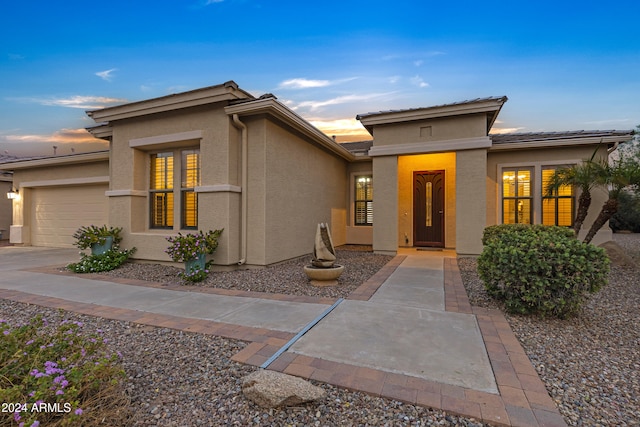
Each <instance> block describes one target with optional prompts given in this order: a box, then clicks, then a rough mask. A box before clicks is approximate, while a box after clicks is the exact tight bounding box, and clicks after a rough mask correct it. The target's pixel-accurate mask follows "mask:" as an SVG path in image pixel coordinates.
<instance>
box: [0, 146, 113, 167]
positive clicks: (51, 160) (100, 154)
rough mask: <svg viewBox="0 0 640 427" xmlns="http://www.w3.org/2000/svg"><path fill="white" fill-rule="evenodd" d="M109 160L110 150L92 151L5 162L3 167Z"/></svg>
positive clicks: (42, 165)
mask: <svg viewBox="0 0 640 427" xmlns="http://www.w3.org/2000/svg"><path fill="white" fill-rule="evenodd" d="M105 160H109V151H108V150H104V151H94V152H91V153H79V154H70V155H65V156H55V157H43V158H40V159H31V160H21V161H15V162H7V163H3V164H2V165H1V166H2V169H4V170H8V171H14V170H19V169H29V168H37V167H46V166H58V165H70V164H76V163H91V162H100V161H105Z"/></svg>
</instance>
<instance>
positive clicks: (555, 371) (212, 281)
mask: <svg viewBox="0 0 640 427" xmlns="http://www.w3.org/2000/svg"><path fill="white" fill-rule="evenodd" d="M615 241H616V242H617V243H618V244H619V245H620V246H621V247H623V248H624V250H625V252H626V253H627V254H628V255H629V256H631V257H632V258H633V259H634V260H635V261H636V262H639V263H640V235H638V234H636V235H616V236H615ZM351 249H357V248H348V249H344V248H343V249H342V250H341V251H340V254H339V262H340V263H342V264H345V265H347V266H348V268H347V271H349V270H352V272H351V273H349V274H347V272H345V276H344V277H342V278H341V281H342V283H343V286H349V287H350V289H351V290H352V289H355V287H357V286H358V285H359V284H361V283H362V282H363V281H364V280H366V278H368V277H369V276H370V275H372V274H374V273H375V272H376V271H377V270H378V269H379V268H380V267H381V266H382V265H384V264H385V263H386V262H387V261H388V260H389V259H390V258H389V257H382V256H377V255H373V254H371V253H367V252H362V251H361V250H351ZM360 249H361V248H360ZM308 261H309V258H308V257H304V258H301V259H297V260H292V261H288V262H285V263H282V264H279V265H276V266H273V267H269V268H264V269H256V270H247V271H235V272H224V273H214V274H211V276H210V278H209V279H207V281H206V282H204V283H203V286H213V287H225V288H228V289H244V290H252V291H260V292H276V293H293V294H296V295H311V296H323V297H337V296H346V295H345V294H344V293H343V292H336V289H327V288H311V287H309V286H308V284H307V278H306V276H304V274H303V275H302V276H300V274H299V273H300V270H301V266H302V265H305V264H306V263H307V262H308ZM475 263H476V262H475V260H474V259H471V258H463V259H460V260H459V265H460V269H461V272H462V276H463V281H464V283H465V287H466V288H467V292H468V294H469V297H470V299H471V303H472V304H473V305H478V306H485V307H497V306H496V304H495V303H494V302H493V301H492V300H490V299H489V298H488V297H487V296H486V294H485V292H484V289H483V285H482V283H481V282H480V281H479V279H478V277H477V274H476V272H475ZM178 271H179V270H178V269H175V268H174V267H168V266H159V265H151V264H146V265H142V264H128V265H126V266H124V267H123V268H121V269H119V270H117V271H114V272H111V273H109V274H112V275H116V276H121V277H130V278H138V279H141V278H142V279H146V280H153V281H159V282H164V283H172V284H180V283H181V282H180V279H178V278H176V276H175V273H177V272H178ZM352 274H353V277H352ZM303 285H304V286H303ZM303 288H309V289H307V290H305V289H303ZM289 290H291V291H292V292H288V291H289ZM307 291H310V292H311V293H307ZM344 292H346V293H347V294H348V292H350V290H349V291H348V292H347V291H346V290H344ZM498 308H499V307H498ZM639 309H640V268H632V267H620V266H614V267H613V268H612V272H611V275H610V283H609V285H608V286H607V287H605V288H604V289H603V290H602V291H601V292H600V293H598V294H596V295H595V296H593V297H592V298H591V300H590V301H589V303H588V304H587V305H586V306H585V307H584V309H583V310H582V312H581V313H580V314H579V315H578V316H576V317H575V318H572V319H569V320H562V321H560V320H553V319H539V318H534V317H520V316H512V315H506V317H507V319H508V321H509V323H510V324H511V326H512V328H513V330H514V332H515V334H516V335H517V336H518V338H519V339H520V341H521V343H522V345H523V347H524V348H525V351H526V352H527V353H528V355H529V357H530V359H531V361H532V362H533V364H534V366H535V368H536V369H537V371H538V373H539V374H540V377H541V378H542V380H543V381H544V383H545V384H546V387H547V389H548V391H549V393H550V395H551V396H552V398H553V399H554V400H555V401H556V403H557V404H558V407H559V410H560V412H561V413H562V414H563V416H564V417H565V420H566V421H567V423H569V424H570V425H576V426H591V425H605V426H622V425H638V420H640V409H639V408H640V382H639V376H638V372H639V371H640V356H639V354H640V317H639V316H638V310H639ZM37 314H42V315H43V316H45V317H46V318H47V319H48V320H49V321H50V322H51V321H55V320H56V319H62V318H66V319H70V320H78V321H81V322H83V323H84V325H85V326H84V327H85V329H86V330H87V331H95V330H97V329H101V330H102V331H103V335H104V336H105V337H106V338H108V339H109V344H108V345H110V346H112V347H113V349H117V350H118V351H120V352H121V353H122V355H123V358H122V360H123V365H124V369H125V371H126V373H127V376H128V378H129V381H128V385H127V392H128V394H129V396H130V397H131V409H132V412H133V414H134V416H133V418H132V419H131V420H129V422H128V423H127V425H129V426H218V425H225V426H228V425H242V426H244V425H260V426H267V425H269V426H271V425H272V426H281V425H292V426H336V425H363V426H364V425H369V426H383V425H389V426H401V425H402V426H404V425H416V426H418V425H419V426H423V425H433V426H484V425H485V424H482V423H479V422H478V421H476V420H473V419H467V418H463V417H457V416H452V415H449V414H446V413H444V412H443V411H437V410H431V409H428V408H422V407H417V406H415V405H408V404H403V403H401V402H398V401H394V400H390V399H384V398H377V397H372V396H369V395H366V394H364V393H359V392H349V391H346V390H342V389H339V388H337V387H334V386H331V385H328V384H322V383H316V382H314V384H317V385H319V386H321V387H323V388H324V389H325V390H326V392H327V398H326V399H325V400H324V401H322V402H320V403H316V404H309V405H303V406H300V407H291V408H285V409H278V410H264V409H262V408H260V407H257V406H256V405H254V404H253V403H251V402H249V401H248V400H247V399H246V398H244V396H243V395H242V392H241V382H242V378H243V377H244V376H246V375H248V374H249V373H251V372H253V371H254V370H255V369H256V368H254V367H251V366H248V365H242V364H239V363H236V362H233V361H231V360H230V358H231V357H232V356H233V355H234V354H236V353H237V352H238V351H240V350H241V349H242V348H244V346H245V345H246V343H244V342H241V341H236V340H231V339H225V338H220V337H214V336H207V335H201V334H196V333H187V332H181V331H175V330H170V329H166V328H155V327H151V326H144V325H137V324H133V323H129V322H122V321H114V320H107V319H103V318H98V317H91V316H85V315H79V314H75V313H69V312H64V311H58V310H52V309H47V308H43V307H39V306H34V305H26V304H21V303H15V302H11V301H5V300H0V319H6V320H8V321H9V322H11V323H18V322H26V321H28V320H29V319H30V318H32V317H34V316H35V315H37Z"/></svg>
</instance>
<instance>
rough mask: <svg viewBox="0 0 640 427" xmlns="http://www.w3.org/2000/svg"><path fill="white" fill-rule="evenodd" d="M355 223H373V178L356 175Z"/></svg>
mask: <svg viewBox="0 0 640 427" xmlns="http://www.w3.org/2000/svg"><path fill="white" fill-rule="evenodd" d="M354 216H355V225H373V179H372V177H371V175H359V176H356V194H355V215H354Z"/></svg>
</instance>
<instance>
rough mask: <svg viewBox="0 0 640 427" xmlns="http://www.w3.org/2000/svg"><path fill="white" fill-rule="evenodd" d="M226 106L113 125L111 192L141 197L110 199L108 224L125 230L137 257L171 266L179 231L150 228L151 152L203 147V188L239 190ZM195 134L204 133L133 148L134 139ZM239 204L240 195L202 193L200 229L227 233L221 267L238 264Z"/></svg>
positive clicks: (234, 136) (234, 135)
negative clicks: (171, 245)
mask: <svg viewBox="0 0 640 427" xmlns="http://www.w3.org/2000/svg"><path fill="white" fill-rule="evenodd" d="M223 107H224V105H223V104H222V103H220V104H215V105H213V106H203V107H196V108H190V109H185V110H180V111H173V112H170V113H161V114H154V115H150V116H146V117H141V118H137V119H131V120H121V121H117V122H114V123H112V125H113V140H112V141H113V142H112V144H111V145H112V150H111V160H112V162H111V164H112V168H111V189H112V190H116V191H117V190H125V191H126V190H132V191H133V192H138V193H139V194H137V195H132V196H126V195H125V196H114V197H110V200H109V205H110V214H109V221H110V223H112V224H114V225H117V226H120V227H123V236H124V239H123V246H125V247H131V246H136V247H137V248H138V251H137V252H136V254H135V257H136V258H139V259H150V260H164V261H169V260H170V259H169V257H168V255H166V253H164V250H165V249H166V247H167V245H168V243H167V242H166V237H167V236H168V235H173V234H176V233H177V231H178V230H153V229H149V206H148V204H149V199H148V196H147V192H148V190H149V179H150V178H149V159H150V157H149V156H150V154H151V153H154V152H160V151H166V150H172V149H175V148H191V147H194V148H195V147H199V148H200V156H201V157H200V159H201V185H202V186H215V185H220V184H222V185H234V186H237V185H239V171H238V167H239V164H238V163H239V151H240V139H239V136H238V135H239V133H238V131H237V130H235V128H233V127H232V126H231V125H230V122H229V117H228V116H227V115H226V114H225V113H224V110H223ZM192 131H197V132H200V133H201V135H202V138H201V139H200V138H196V139H192V140H185V141H178V142H171V141H169V142H163V143H161V144H154V145H145V146H141V147H137V148H132V147H130V146H129V143H130V141H131V140H136V139H140V138H154V137H164V136H167V135H169V136H171V135H176V134H181V133H186V132H192ZM175 161H179V159H175ZM239 200H240V196H239V193H238V192H228V191H227V192H225V191H217V192H203V193H199V194H198V211H199V223H198V226H199V229H202V230H205V231H206V230H213V229H218V228H224V230H225V231H224V232H223V234H222V236H221V238H220V245H219V246H218V249H217V251H216V254H215V260H216V263H220V264H229V263H235V262H237V260H238V259H237V258H238V253H239V249H238V239H237V235H238V233H239V225H238V224H239V223H238V217H239ZM176 220H177V218H176ZM174 228H175V227H174ZM232 239H235V240H232Z"/></svg>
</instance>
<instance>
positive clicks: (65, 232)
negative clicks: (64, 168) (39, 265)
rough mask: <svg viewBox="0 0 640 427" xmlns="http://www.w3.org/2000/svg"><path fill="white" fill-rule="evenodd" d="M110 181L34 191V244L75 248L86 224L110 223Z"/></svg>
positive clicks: (32, 237) (32, 236) (32, 235)
mask: <svg viewBox="0 0 640 427" xmlns="http://www.w3.org/2000/svg"><path fill="white" fill-rule="evenodd" d="M107 190H108V186H107V185H106V184H101V185H81V186H69V187H43V188H34V189H33V190H32V192H31V194H32V199H31V200H32V203H31V221H32V222H31V226H32V228H31V244H32V245H33V246H51V247H71V246H73V243H74V239H73V233H74V232H75V231H76V230H77V229H78V228H79V227H80V226H82V225H91V224H94V225H103V224H106V223H107V217H108V213H107V197H106V196H105V195H104V192H105V191H107Z"/></svg>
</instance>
